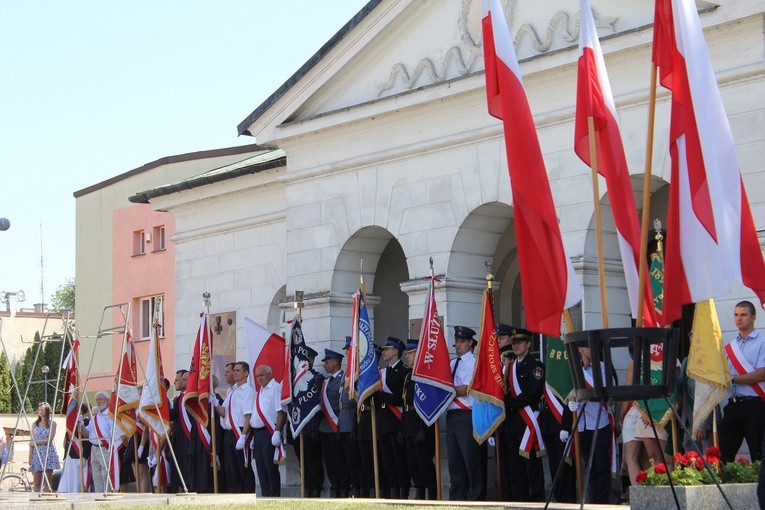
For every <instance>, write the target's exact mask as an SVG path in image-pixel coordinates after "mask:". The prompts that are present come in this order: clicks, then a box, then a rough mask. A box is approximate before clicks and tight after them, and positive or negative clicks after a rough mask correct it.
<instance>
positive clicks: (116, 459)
mask: <svg viewBox="0 0 765 510" xmlns="http://www.w3.org/2000/svg"><path fill="white" fill-rule="evenodd" d="M123 448H124V446H122V445H118V446H115V447H113V448H112V449H111V455H109V478H110V479H111V482H112V488H113V489H114V490H115V491H119V490H120V469H121V467H122V462H121V459H120V452H121V451H122V449H123Z"/></svg>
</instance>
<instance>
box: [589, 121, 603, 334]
mask: <svg viewBox="0 0 765 510" xmlns="http://www.w3.org/2000/svg"><path fill="white" fill-rule="evenodd" d="M587 130H588V132H589V137H588V138H589V141H590V168H591V169H592V203H593V207H594V208H595V239H596V245H597V253H598V283H599V286H600V315H601V319H600V320H601V322H600V324H601V327H603V328H607V327H608V299H607V296H606V268H605V262H604V257H603V219H602V217H601V214H600V187H599V184H598V154H597V149H596V147H595V120H594V119H593V117H592V115H590V116H589V117H587Z"/></svg>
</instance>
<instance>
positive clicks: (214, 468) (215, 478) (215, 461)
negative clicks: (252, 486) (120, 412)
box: [197, 292, 218, 494]
mask: <svg viewBox="0 0 765 510" xmlns="http://www.w3.org/2000/svg"><path fill="white" fill-rule="evenodd" d="M202 304H203V306H204V309H205V315H206V316H207V318H208V320H209V317H210V305H212V302H211V301H210V293H209V292H205V293H203V294H202ZM205 324H209V323H208V321H205ZM213 348H214V345H213V341H212V337H211V338H210V361H212V359H213ZM210 389H211V390H212V392H213V393H214V392H215V388H213V387H212V374H211V377H210ZM207 405H208V406H210V411H209V412H208V416H209V417H210V420H209V421H210V442H211V443H212V445H211V446H212V475H213V493H214V494H218V444H217V443H218V440H217V434H216V432H215V429H216V428H217V427H216V426H215V423H216V421H217V414H216V413H215V405H214V404H213V403H212V402H209V401H208V403H207ZM197 426H199V424H197Z"/></svg>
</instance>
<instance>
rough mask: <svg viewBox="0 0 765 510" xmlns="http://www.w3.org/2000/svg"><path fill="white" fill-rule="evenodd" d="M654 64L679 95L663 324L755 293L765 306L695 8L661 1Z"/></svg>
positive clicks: (684, 0)
mask: <svg viewBox="0 0 765 510" xmlns="http://www.w3.org/2000/svg"><path fill="white" fill-rule="evenodd" d="M653 61H654V63H655V64H656V65H657V66H658V67H659V70H660V75H659V76H660V78H661V84H662V85H663V86H664V87H666V88H668V89H670V90H671V91H672V114H671V120H670V134H669V136H670V156H671V158H672V174H671V181H670V197H669V210H668V213H667V243H666V244H667V248H666V254H665V265H664V307H663V320H664V321H665V322H666V323H670V322H672V321H674V320H677V319H679V318H680V315H681V306H682V305H683V304H687V303H698V302H700V301H705V300H707V299H710V298H717V297H721V296H724V295H727V294H730V293H731V291H732V282H733V281H737V282H741V283H743V284H744V285H745V286H747V287H749V288H750V289H751V290H752V291H753V292H754V293H755V294H756V295H757V298H758V299H759V300H760V303H763V302H765V261H763V256H762V250H761V249H760V243H759V241H758V240H757V232H756V231H755V227H754V220H753V219H752V212H751V210H750V209H749V201H748V200H747V198H746V190H745V189H744V185H743V182H742V179H741V173H740V171H739V164H738V159H737V157H736V148H735V145H734V143H733V135H732V133H731V129H730V124H729V123H728V117H727V115H726V114H725V109H724V108H723V103H722V97H721V96H720V90H719V89H718V87H717V82H716V80H715V74H714V70H713V69H712V63H711V62H710V60H709V54H708V52H707V47H706V43H705V41H704V34H703V32H702V30H701V23H700V22H699V15H698V12H697V11H696V3H695V2H694V1H693V0H674V1H670V0H657V1H656V10H655V18H654V40H653Z"/></svg>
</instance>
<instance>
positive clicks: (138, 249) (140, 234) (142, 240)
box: [133, 230, 146, 256]
mask: <svg viewBox="0 0 765 510" xmlns="http://www.w3.org/2000/svg"><path fill="white" fill-rule="evenodd" d="M145 253H146V232H144V231H143V230H136V231H134V232H133V256H136V255H144V254H145Z"/></svg>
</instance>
